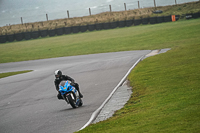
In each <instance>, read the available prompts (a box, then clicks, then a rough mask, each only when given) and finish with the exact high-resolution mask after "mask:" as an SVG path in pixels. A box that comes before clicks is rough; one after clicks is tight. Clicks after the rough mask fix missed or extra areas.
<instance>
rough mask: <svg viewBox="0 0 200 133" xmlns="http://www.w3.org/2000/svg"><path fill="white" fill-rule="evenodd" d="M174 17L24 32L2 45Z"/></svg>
mask: <svg viewBox="0 0 200 133" xmlns="http://www.w3.org/2000/svg"><path fill="white" fill-rule="evenodd" d="M173 16H174V15H173ZM199 17H200V13H193V14H186V15H185V18H186V19H191V18H199ZM179 18H180V16H179V15H175V19H176V20H178V19H179ZM171 21H172V16H171V15H170V16H158V17H150V18H141V19H135V20H134V19H133V20H124V21H116V22H111V23H110V22H108V23H98V24H91V25H85V26H72V27H63V28H58V29H53V30H40V31H34V32H23V33H17V34H12V35H1V36H0V43H6V42H13V41H15V40H16V41H22V40H30V39H37V38H39V37H46V36H49V37H52V36H56V35H57V36H59V35H63V34H71V33H79V32H86V31H94V30H105V29H114V28H117V27H119V28H121V27H129V26H133V25H134V26H137V25H140V24H143V25H145V24H157V23H163V22H171Z"/></svg>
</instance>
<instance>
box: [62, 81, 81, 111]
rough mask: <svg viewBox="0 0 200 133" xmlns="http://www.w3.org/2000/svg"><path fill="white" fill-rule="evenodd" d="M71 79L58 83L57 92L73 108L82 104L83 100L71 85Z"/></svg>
mask: <svg viewBox="0 0 200 133" xmlns="http://www.w3.org/2000/svg"><path fill="white" fill-rule="evenodd" d="M70 83H71V81H69V80H66V81H65V80H63V81H61V82H60V84H59V92H60V93H61V96H62V97H63V99H64V100H65V101H66V102H67V103H68V104H70V105H71V106H72V107H73V108H77V107H80V106H82V105H83V101H82V99H81V98H80V96H79V93H78V91H77V90H76V88H75V87H74V86H72V85H71V84H70Z"/></svg>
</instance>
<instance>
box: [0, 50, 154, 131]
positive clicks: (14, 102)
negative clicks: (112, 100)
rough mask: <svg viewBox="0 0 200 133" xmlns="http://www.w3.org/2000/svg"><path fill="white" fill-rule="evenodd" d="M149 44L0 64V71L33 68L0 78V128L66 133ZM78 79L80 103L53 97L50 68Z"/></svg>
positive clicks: (79, 123)
mask: <svg viewBox="0 0 200 133" xmlns="http://www.w3.org/2000/svg"><path fill="white" fill-rule="evenodd" d="M148 53H150V50H140V51H125V52H115V53H103V54H91V55H81V56H71V57H61V58H51V59H42V60H34V61H23V62H15V63H4V64H0V73H4V72H11V71H22V70H34V71H33V72H29V73H25V74H19V75H14V76H10V77H6V78H2V79H0V133H35V132H37V133H56V132H67V133H72V132H75V131H77V130H79V129H80V128H81V127H82V126H84V125H85V123H87V121H88V120H89V119H90V117H91V115H92V113H93V112H94V111H95V110H96V109H97V108H99V106H101V104H102V103H103V102H104V101H105V99H106V98H107V97H108V96H109V94H110V93H111V92H112V90H113V89H114V88H115V86H116V85H117V84H118V83H119V82H120V80H121V79H122V78H123V77H124V75H125V74H126V73H127V71H128V70H129V69H130V68H131V66H132V65H133V64H134V63H135V62H136V61H137V60H138V59H139V58H140V57H142V56H143V55H146V54H148ZM57 69H60V70H62V71H63V73H64V74H67V75H68V76H70V77H72V78H74V79H75V81H76V82H77V83H79V86H80V90H81V92H82V94H83V95H84V98H83V106H82V107H80V108H77V109H73V108H72V107H71V106H70V105H69V104H66V102H65V101H63V100H58V99H57V97H56V95H57V92H56V90H55V86H54V82H53V81H54V71H55V70H57Z"/></svg>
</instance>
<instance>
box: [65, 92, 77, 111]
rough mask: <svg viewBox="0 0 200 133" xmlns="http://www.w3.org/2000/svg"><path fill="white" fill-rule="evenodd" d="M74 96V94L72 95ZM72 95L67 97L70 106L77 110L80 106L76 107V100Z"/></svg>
mask: <svg viewBox="0 0 200 133" xmlns="http://www.w3.org/2000/svg"><path fill="white" fill-rule="evenodd" d="M71 95H73V94H71ZM71 95H67V96H66V97H67V98H68V100H69V104H70V105H71V106H72V107H73V108H77V107H78V106H77V105H76V100H75V98H72V96H71Z"/></svg>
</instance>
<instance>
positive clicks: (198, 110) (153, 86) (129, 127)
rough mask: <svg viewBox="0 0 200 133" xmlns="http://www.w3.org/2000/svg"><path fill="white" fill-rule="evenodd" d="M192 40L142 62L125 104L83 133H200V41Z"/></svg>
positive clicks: (131, 79)
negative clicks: (108, 117)
mask: <svg viewBox="0 0 200 133" xmlns="http://www.w3.org/2000/svg"><path fill="white" fill-rule="evenodd" d="M186 29H187V28H186ZM187 31H188V30H187ZM166 33H167V32H166ZM181 35H182V34H181V33H180V34H179V37H181ZM163 36H168V34H163ZM176 38H178V37H177V36H176ZM193 39H194V38H193ZM193 39H192V38H191V39H189V40H187V39H184V38H182V39H180V40H179V41H178V40H177V42H179V43H177V42H176V41H175V42H174V43H176V46H175V47H172V50H170V51H168V52H167V53H164V54H160V55H156V56H153V57H149V58H147V59H145V60H143V61H142V62H140V63H139V64H138V65H137V66H136V68H135V69H134V70H133V71H132V72H131V74H130V75H129V77H128V79H129V80H130V82H131V86H133V94H132V96H131V98H130V100H129V101H128V103H127V104H126V105H125V107H124V108H123V109H121V110H119V111H117V112H116V113H115V114H114V117H112V118H110V119H108V120H106V121H103V122H99V123H98V124H95V125H90V126H89V127H87V128H85V129H84V130H82V131H80V133H93V132H95V133H102V132H103V133H134V132H135V133H144V132H149V133H157V132H164V133H167V132H170V133H171V132H176V133H177V132H183V133H198V132H200V85H199V81H200V69H199V68H200V62H199V58H200V53H199V51H200V42H199V41H198V42H196V43H195V41H197V40H196V39H194V40H193ZM185 41H186V42H185ZM170 42H171V41H169V43H170ZM146 43H148V42H146ZM164 44H167V42H166V43H164Z"/></svg>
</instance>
